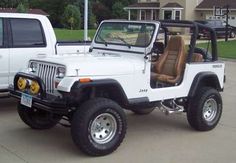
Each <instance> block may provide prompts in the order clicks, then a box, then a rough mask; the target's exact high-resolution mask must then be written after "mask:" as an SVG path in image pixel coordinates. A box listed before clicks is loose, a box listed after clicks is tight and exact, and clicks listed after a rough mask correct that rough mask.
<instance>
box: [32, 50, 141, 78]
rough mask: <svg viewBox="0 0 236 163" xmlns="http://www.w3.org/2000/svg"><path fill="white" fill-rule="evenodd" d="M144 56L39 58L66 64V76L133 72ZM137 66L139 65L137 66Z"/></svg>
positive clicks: (41, 60) (44, 60)
mask: <svg viewBox="0 0 236 163" xmlns="http://www.w3.org/2000/svg"><path fill="white" fill-rule="evenodd" d="M141 58H142V57H140V56H139V57H135V56H125V57H124V56H121V55H90V54H88V55H81V56H78V55H62V56H52V57H47V58H42V59H37V60H36V61H40V62H50V63H54V64H60V65H64V66H66V76H76V75H77V72H78V76H114V75H127V74H133V73H134V71H135V67H136V66H135V65H139V66H141V65H143V64H144V62H143V60H142V59H141ZM142 67H143V66H142ZM136 68H137V67H136Z"/></svg>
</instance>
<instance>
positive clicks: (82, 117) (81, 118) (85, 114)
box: [71, 98, 127, 156]
mask: <svg viewBox="0 0 236 163" xmlns="http://www.w3.org/2000/svg"><path fill="white" fill-rule="evenodd" d="M106 105H110V106H113V107H115V108H120V106H119V105H118V104H116V103H115V102H113V101H112V100H110V99H106V98H94V99H91V100H88V101H86V102H85V103H84V104H82V105H81V107H80V108H79V109H78V110H77V111H76V112H75V113H74V115H73V118H72V123H71V124H72V126H71V135H72V139H73V141H74V142H75V144H76V145H77V146H78V147H79V148H80V150H81V151H83V152H84V153H86V154H89V155H91V156H103V155H106V154H109V153H112V152H113V151H115V150H116V149H117V148H118V147H119V145H120V144H121V143H122V141H123V139H124V137H125V134H126V129H127V124H126V117H125V114H124V111H123V109H122V108H120V111H121V116H122V119H125V121H123V122H122V123H123V126H124V128H123V131H124V132H123V133H122V135H121V138H120V139H119V142H117V143H116V145H115V146H114V147H113V148H112V149H110V150H108V151H105V152H104V151H97V150H96V149H94V148H93V147H91V146H90V144H89V143H87V142H86V141H84V140H86V139H87V135H86V134H84V132H85V131H79V132H76V129H78V128H81V127H82V126H83V125H84V123H86V122H85V121H86V120H87V119H88V118H89V116H91V115H92V114H93V113H94V111H95V110H96V108H99V107H100V106H106ZM88 108H89V109H88Z"/></svg>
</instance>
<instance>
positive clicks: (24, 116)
mask: <svg viewBox="0 0 236 163" xmlns="http://www.w3.org/2000/svg"><path fill="white" fill-rule="evenodd" d="M27 109H33V108H27V107H25V106H22V105H21V104H18V106H17V111H18V114H19V116H20V118H21V120H22V121H23V122H24V123H25V124H26V125H28V126H29V127H31V128H32V129H36V130H44V129H50V128H52V127H54V126H55V125H57V123H58V121H60V119H61V118H57V119H54V120H52V119H51V120H49V121H48V122H47V123H45V124H37V123H35V122H34V120H32V119H31V117H30V115H29V113H28V110H27Z"/></svg>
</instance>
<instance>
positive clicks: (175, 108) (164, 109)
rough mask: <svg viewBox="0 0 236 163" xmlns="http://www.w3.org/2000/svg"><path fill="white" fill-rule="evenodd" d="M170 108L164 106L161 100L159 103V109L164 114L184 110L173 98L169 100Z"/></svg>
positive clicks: (177, 112)
mask: <svg viewBox="0 0 236 163" xmlns="http://www.w3.org/2000/svg"><path fill="white" fill-rule="evenodd" d="M171 106H172V108H170V107H168V106H166V105H164V104H163V102H161V103H160V106H159V109H160V110H161V111H162V112H163V113H165V114H166V115H170V114H179V113H183V112H184V111H185V109H184V107H183V106H181V105H178V104H176V102H175V101H174V100H172V101H171Z"/></svg>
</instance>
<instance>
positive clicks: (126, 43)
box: [117, 37, 131, 49]
mask: <svg viewBox="0 0 236 163" xmlns="http://www.w3.org/2000/svg"><path fill="white" fill-rule="evenodd" d="M117 38H118V39H119V40H120V41H122V42H123V43H125V45H126V46H127V47H128V48H129V49H130V48H131V45H130V44H129V43H128V42H126V41H125V40H124V39H123V38H121V37H117Z"/></svg>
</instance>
